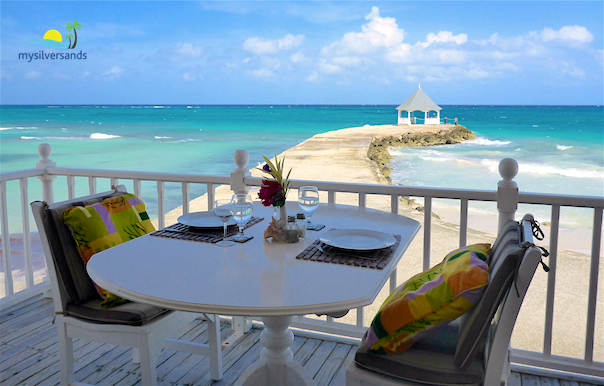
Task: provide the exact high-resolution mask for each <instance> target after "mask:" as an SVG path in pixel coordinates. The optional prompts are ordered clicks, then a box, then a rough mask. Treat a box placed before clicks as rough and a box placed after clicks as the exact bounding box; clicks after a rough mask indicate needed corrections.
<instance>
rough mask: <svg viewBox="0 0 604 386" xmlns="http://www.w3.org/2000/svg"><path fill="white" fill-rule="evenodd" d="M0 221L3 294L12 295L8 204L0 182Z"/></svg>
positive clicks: (4, 189)
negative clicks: (0, 225)
mask: <svg viewBox="0 0 604 386" xmlns="http://www.w3.org/2000/svg"><path fill="white" fill-rule="evenodd" d="M0 217H1V218H0V221H2V229H1V231H2V249H3V251H2V254H3V259H2V268H3V270H4V271H3V272H4V293H5V294H6V295H7V296H9V295H12V294H13V291H14V289H13V266H12V263H11V259H12V258H11V255H12V253H11V247H10V230H9V229H8V204H7V200H6V181H0Z"/></svg>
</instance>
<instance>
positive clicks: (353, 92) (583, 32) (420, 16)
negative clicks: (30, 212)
mask: <svg viewBox="0 0 604 386" xmlns="http://www.w3.org/2000/svg"><path fill="white" fill-rule="evenodd" d="M76 21H77V23H78V24H77V25H76V24H75V22H76ZM0 22H1V27H0V32H1V37H0V39H1V59H0V86H1V88H0V102H1V104H7V105H10V104H42V105H53V104H156V105H159V104H227V105H229V104H230V105H232V104H386V105H398V104H401V103H403V102H404V101H405V99H407V97H409V96H410V95H411V94H412V93H413V92H414V91H415V90H416V89H417V88H418V87H421V88H422V90H424V91H425V92H426V94H428V96H429V97H430V98H432V99H433V100H434V101H435V102H436V103H438V104H441V105H467V104H469V105H475V104H476V105H602V104H604V75H603V73H604V36H603V25H604V2H603V1H531V2H526V1H465V2H459V1H387V2H379V1H378V2H366V1H334V2H326V1H245V2H239V1H234V2H230V1H209V2H208V1H185V2H180V1H82V2H77V1H38V2H36V1H4V0H2V1H1V2H0ZM74 26H77V27H78V28H79V29H78V28H75V29H73V28H72V29H68V27H74ZM75 34H77V44H76V47H75V48H73V49H70V48H67V46H69V44H70V41H72V43H73V41H74V40H75ZM69 35H71V38H70V37H69ZM45 36H46V37H47V39H44V37H45ZM52 38H54V39H55V40H52ZM58 39H60V40H61V42H60V44H62V47H61V48H55V47H56V46H57V43H58V41H57V40H58ZM53 46H54V47H53ZM52 54H54V59H52V58H51V57H50V55H52ZM42 57H43V58H42Z"/></svg>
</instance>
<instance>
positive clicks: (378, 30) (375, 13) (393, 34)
mask: <svg viewBox="0 0 604 386" xmlns="http://www.w3.org/2000/svg"><path fill="white" fill-rule="evenodd" d="M365 19H366V20H369V23H367V24H364V25H363V26H362V27H361V31H362V32H348V33H346V34H345V35H344V36H343V37H342V39H341V40H339V41H337V42H333V43H331V44H330V45H329V46H328V47H324V48H323V50H322V51H321V53H322V54H323V55H347V54H351V53H352V54H354V53H357V54H358V53H366V52H369V51H372V50H375V49H378V48H384V47H386V48H387V47H394V46H396V45H399V44H401V43H402V42H403V40H404V39H405V31H404V30H402V29H399V28H398V25H397V24H396V20H395V19H394V18H392V17H381V16H380V10H379V8H378V7H372V8H371V12H370V13H369V14H368V15H367V16H365Z"/></svg>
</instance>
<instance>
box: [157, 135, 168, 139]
mask: <svg viewBox="0 0 604 386" xmlns="http://www.w3.org/2000/svg"><path fill="white" fill-rule="evenodd" d="M170 138H172V137H160V136H159V135H156V136H155V139H170Z"/></svg>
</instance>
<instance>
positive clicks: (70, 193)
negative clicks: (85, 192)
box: [67, 176, 75, 200]
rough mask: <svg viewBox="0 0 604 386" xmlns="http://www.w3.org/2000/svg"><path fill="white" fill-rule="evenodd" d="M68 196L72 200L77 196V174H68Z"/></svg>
mask: <svg viewBox="0 0 604 386" xmlns="http://www.w3.org/2000/svg"><path fill="white" fill-rule="evenodd" d="M67 197H68V198H69V199H70V200H73V199H74V198H75V176H67Z"/></svg>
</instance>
